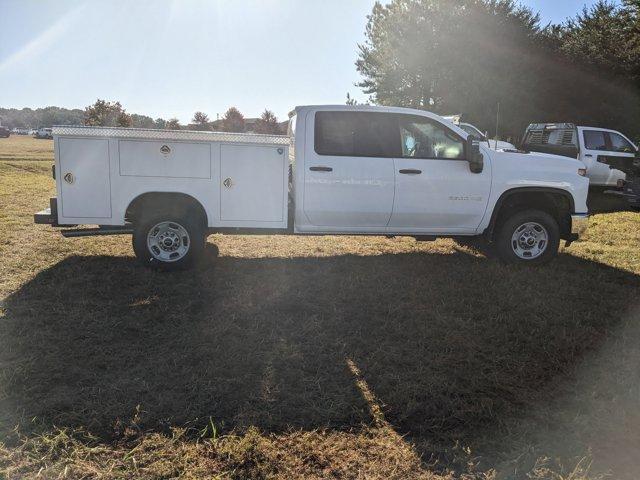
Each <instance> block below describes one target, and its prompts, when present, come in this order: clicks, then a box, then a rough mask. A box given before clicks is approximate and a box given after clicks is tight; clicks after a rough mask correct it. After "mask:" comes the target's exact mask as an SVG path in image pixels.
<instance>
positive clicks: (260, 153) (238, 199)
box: [220, 145, 287, 227]
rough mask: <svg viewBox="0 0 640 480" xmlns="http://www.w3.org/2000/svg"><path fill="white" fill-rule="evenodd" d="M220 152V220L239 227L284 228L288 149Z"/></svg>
mask: <svg viewBox="0 0 640 480" xmlns="http://www.w3.org/2000/svg"><path fill="white" fill-rule="evenodd" d="M221 148H222V152H221V170H220V174H221V175H220V177H221V179H220V180H221V183H222V185H221V186H220V220H221V221H222V222H229V223H231V222H238V226H256V227H260V226H264V227H278V226H282V225H284V222H286V200H287V192H286V178H287V177H286V166H285V164H286V161H287V157H286V155H285V153H286V152H285V149H284V148H282V147H276V146H272V145H269V146H262V145H222V147H221ZM276 224H277V225H276Z"/></svg>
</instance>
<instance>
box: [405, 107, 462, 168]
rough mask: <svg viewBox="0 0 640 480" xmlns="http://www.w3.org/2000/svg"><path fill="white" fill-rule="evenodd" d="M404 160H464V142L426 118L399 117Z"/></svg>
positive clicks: (442, 126) (413, 116)
mask: <svg viewBox="0 0 640 480" xmlns="http://www.w3.org/2000/svg"><path fill="white" fill-rule="evenodd" d="M399 122H400V136H401V139H402V156H403V157H404V158H425V159H453V160H461V159H464V144H465V142H464V140H463V139H462V138H461V137H459V136H458V135H456V134H455V133H454V132H453V131H452V130H449V129H448V128H446V127H445V126H444V125H442V124H440V123H438V122H436V121H434V120H431V119H429V118H426V117H420V116H415V115H399Z"/></svg>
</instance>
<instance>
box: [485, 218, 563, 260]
mask: <svg viewBox="0 0 640 480" xmlns="http://www.w3.org/2000/svg"><path fill="white" fill-rule="evenodd" d="M559 246H560V227H559V226H558V222H557V220H556V219H555V218H553V217H552V216H551V215H549V214H548V213H546V212H543V211H541V210H524V211H521V212H517V213H515V214H513V215H511V216H510V217H509V218H507V219H506V220H505V221H504V223H503V224H502V226H501V227H500V229H499V231H498V235H497V238H496V250H497V253H498V256H499V257H500V258H501V259H502V261H504V262H505V263H511V264H516V263H520V264H529V265H541V264H545V263H547V262H549V261H550V260H553V259H554V258H555V257H556V256H557V255H558V247H559Z"/></svg>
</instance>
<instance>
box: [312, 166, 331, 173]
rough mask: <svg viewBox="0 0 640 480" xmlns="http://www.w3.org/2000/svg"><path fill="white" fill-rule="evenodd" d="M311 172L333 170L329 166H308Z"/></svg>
mask: <svg viewBox="0 0 640 480" xmlns="http://www.w3.org/2000/svg"><path fill="white" fill-rule="evenodd" d="M309 170H311V171H312V172H333V168H331V167H309Z"/></svg>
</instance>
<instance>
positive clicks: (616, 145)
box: [609, 132, 636, 153]
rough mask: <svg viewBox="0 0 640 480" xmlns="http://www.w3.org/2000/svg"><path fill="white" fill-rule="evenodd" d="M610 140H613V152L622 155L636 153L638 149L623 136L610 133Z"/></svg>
mask: <svg viewBox="0 0 640 480" xmlns="http://www.w3.org/2000/svg"><path fill="white" fill-rule="evenodd" d="M609 138H610V139H611V151H612V152H621V153H635V152H636V149H635V148H634V147H633V145H631V143H630V142H629V141H628V140H627V139H626V138H624V137H623V136H622V135H619V134H617V133H613V132H610V133H609Z"/></svg>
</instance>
